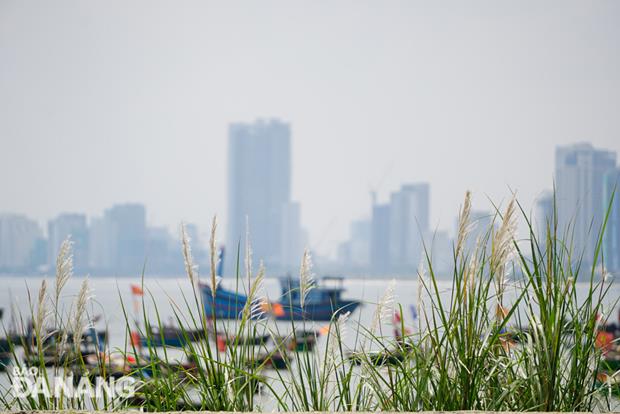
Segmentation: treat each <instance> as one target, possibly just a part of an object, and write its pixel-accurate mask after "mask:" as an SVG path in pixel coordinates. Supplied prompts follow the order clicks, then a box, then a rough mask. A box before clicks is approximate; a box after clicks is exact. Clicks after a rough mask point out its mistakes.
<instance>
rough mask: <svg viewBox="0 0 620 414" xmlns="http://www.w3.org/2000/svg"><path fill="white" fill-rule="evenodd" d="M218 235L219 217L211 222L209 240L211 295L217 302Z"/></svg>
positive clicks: (215, 217)
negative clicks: (216, 237)
mask: <svg viewBox="0 0 620 414" xmlns="http://www.w3.org/2000/svg"><path fill="white" fill-rule="evenodd" d="M216 233H217V216H213V220H212V221H211V237H210V238H209V250H210V253H211V255H210V258H211V294H212V295H213V300H214V301H215V291H216V290H217V286H218V285H219V282H220V280H219V277H218V276H217V274H216V269H217V266H218V265H219V260H220V259H219V257H218V256H217V252H216V246H217V241H216V239H215V235H216Z"/></svg>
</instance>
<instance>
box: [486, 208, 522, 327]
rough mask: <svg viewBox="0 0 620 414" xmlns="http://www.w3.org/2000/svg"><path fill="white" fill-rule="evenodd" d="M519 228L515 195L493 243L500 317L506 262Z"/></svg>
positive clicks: (494, 272)
mask: <svg viewBox="0 0 620 414" xmlns="http://www.w3.org/2000/svg"><path fill="white" fill-rule="evenodd" d="M516 230H517V220H516V200H515V197H514V196H513V198H512V199H511V200H510V202H509V203H508V207H506V211H505V212H504V216H503V217H502V224H501V226H500V228H499V230H498V231H497V232H496V233H494V235H493V241H492V245H491V258H490V261H489V264H490V266H491V269H490V270H491V277H494V278H495V281H496V288H497V298H498V319H499V313H500V310H501V306H502V299H503V295H504V290H505V286H506V273H505V269H506V264H507V263H508V261H509V260H510V259H511V258H512V255H513V254H514V250H515V246H514V243H515V234H516Z"/></svg>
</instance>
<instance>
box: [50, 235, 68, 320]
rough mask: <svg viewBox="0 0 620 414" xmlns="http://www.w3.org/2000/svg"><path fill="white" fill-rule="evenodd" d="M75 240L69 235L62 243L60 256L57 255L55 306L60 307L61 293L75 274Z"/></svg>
mask: <svg viewBox="0 0 620 414" xmlns="http://www.w3.org/2000/svg"><path fill="white" fill-rule="evenodd" d="M72 251H73V241H71V236H69V237H67V238H66V239H65V240H64V241H63V242H62V243H61V245H60V250H59V251H58V256H57V257H56V286H55V294H54V299H55V300H56V302H55V304H54V306H56V308H58V306H59V300H60V293H61V292H62V289H63V288H64V287H65V285H66V284H67V282H68V281H69V279H70V278H71V276H73V252H72Z"/></svg>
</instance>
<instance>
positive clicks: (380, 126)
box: [0, 0, 620, 252]
mask: <svg viewBox="0 0 620 414" xmlns="http://www.w3.org/2000/svg"><path fill="white" fill-rule="evenodd" d="M619 22H620V1H558V2H551V1H549V2H547V1H544V2H541V1H538V0H537V1H531V2H526V1H514V2H504V1H496V0H492V1H486V2H474V1H467V2H463V1H455V2H434V1H428V2H425V3H421V2H413V1H402V2H397V1H386V0H377V1H373V2H370V1H359V0H356V1H316V0H313V1H305V2H303V1H291V0H286V1H249V2H243V3H242V2H234V1H230V0H223V1H220V2H208V1H196V2H193V1H166V2H163V1H152V0H149V1H126V0H123V1H49V0H45V1H24V0H15V1H7V0H0V212H9V211H18V212H23V213H25V214H28V215H30V216H32V217H34V218H37V219H38V220H40V221H41V222H42V223H43V221H44V220H46V219H47V218H50V217H52V216H54V215H56V214H58V213H59V212H62V211H84V212H87V213H88V214H90V215H95V214H100V213H101V211H102V210H103V209H104V208H106V207H108V206H110V205H111V204H113V203H117V202H127V201H134V202H143V203H145V204H146V205H147V206H148V221H149V223H150V224H153V225H166V226H169V227H171V228H173V227H174V226H176V225H177V224H178V223H179V222H180V221H181V220H188V221H192V222H196V223H198V224H201V225H205V226H206V225H207V223H208V222H209V220H210V217H211V216H212V215H213V214H214V213H218V214H219V216H220V218H221V224H222V231H220V236H221V237H222V238H223V237H224V235H225V231H224V226H225V219H226V217H225V215H226V165H225V164H226V148H227V145H226V142H227V125H228V123H229V122H233V121H252V120H254V119H256V118H258V117H279V118H281V119H283V120H286V121H288V122H290V123H291V124H292V131H293V144H292V148H293V160H292V162H293V180H292V183H293V195H294V198H295V199H297V200H299V201H300V202H301V203H302V220H303V223H304V225H305V226H306V227H308V229H309V230H310V236H311V247H313V248H315V249H318V250H319V251H321V252H327V251H330V250H331V249H332V248H333V247H334V246H335V244H336V242H337V241H340V240H342V239H344V238H345V237H346V235H347V233H348V226H349V223H350V221H351V220H352V219H357V218H360V217H364V216H367V215H368V214H369V205H370V198H369V190H370V189H376V190H378V191H379V195H380V199H381V200H385V199H387V197H388V195H389V192H390V191H393V190H396V189H397V188H398V187H400V185H401V184H402V183H405V182H411V181H428V182H430V183H431V209H432V216H431V219H432V220H431V221H432V223H434V224H435V225H438V226H439V228H449V229H451V228H452V227H453V223H454V216H455V213H456V211H457V209H458V206H459V204H460V202H461V200H462V197H463V193H464V191H465V190H466V189H468V188H469V189H471V190H473V191H474V196H475V198H474V207H478V208H485V207H487V206H488V202H487V196H488V197H491V198H492V199H494V200H498V201H501V200H502V199H505V198H506V197H507V196H508V195H509V188H512V189H515V190H517V191H518V194H519V196H520V199H521V201H522V202H523V203H524V204H525V205H526V206H531V204H532V202H533V200H534V198H535V197H536V196H537V195H538V194H539V193H540V191H541V190H543V189H545V188H548V187H550V186H551V183H552V173H553V154H554V147H555V146H556V145H558V144H568V143H573V142H576V141H584V140H587V141H591V142H592V143H593V144H595V145H596V146H600V147H606V148H610V149H614V150H617V151H619V150H620V23H619Z"/></svg>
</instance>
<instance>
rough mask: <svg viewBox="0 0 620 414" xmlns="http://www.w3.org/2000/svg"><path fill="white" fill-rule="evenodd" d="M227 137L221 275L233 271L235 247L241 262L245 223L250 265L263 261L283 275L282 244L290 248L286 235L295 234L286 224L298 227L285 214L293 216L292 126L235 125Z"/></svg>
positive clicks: (276, 122)
mask: <svg viewBox="0 0 620 414" xmlns="http://www.w3.org/2000/svg"><path fill="white" fill-rule="evenodd" d="M228 133H229V137H228V234H227V240H226V241H227V245H228V251H227V253H228V254H227V257H228V258H229V260H227V264H228V266H225V268H224V269H225V272H226V273H227V274H233V273H234V272H235V270H236V269H235V266H236V256H237V246H238V245H239V243H240V246H241V257H243V251H244V250H243V249H244V246H245V242H246V237H245V235H246V219H247V224H248V225H249V234H250V243H251V246H252V252H253V259H254V261H255V262H256V263H258V261H259V260H262V261H264V263H265V265H266V266H267V268H268V269H269V270H274V271H276V270H283V269H282V267H283V266H282V265H283V263H282V259H283V247H282V246H283V242H284V239H288V240H286V241H287V242H288V243H291V240H290V236H291V235H294V234H296V232H297V229H289V228H287V223H288V224H290V222H291V221H295V222H298V220H290V218H291V217H290V216H291V214H286V213H287V212H289V213H290V212H291V211H292V210H291V128H290V125H289V124H288V123H284V122H281V121H279V120H277V119H272V120H268V121H264V120H258V121H256V122H254V123H234V124H231V125H230V127H229V131H228ZM287 218H288V219H287ZM287 236H288V237H287ZM295 253H297V252H295ZM291 254H292V253H291ZM230 259H235V260H230Z"/></svg>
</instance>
